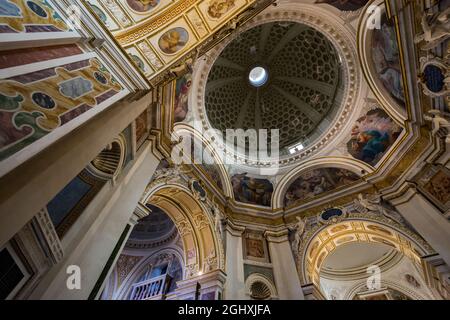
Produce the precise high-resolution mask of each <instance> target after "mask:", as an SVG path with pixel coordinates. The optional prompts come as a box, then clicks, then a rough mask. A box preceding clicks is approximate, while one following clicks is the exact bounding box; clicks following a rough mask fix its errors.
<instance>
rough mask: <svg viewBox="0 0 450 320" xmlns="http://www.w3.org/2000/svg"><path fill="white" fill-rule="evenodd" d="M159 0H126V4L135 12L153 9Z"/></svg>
mask: <svg viewBox="0 0 450 320" xmlns="http://www.w3.org/2000/svg"><path fill="white" fill-rule="evenodd" d="M159 1H160V0H127V3H128V6H129V7H130V8H131V9H133V10H135V11H137V12H147V11H150V10H153V8H155V7H156V6H157V5H158V4H159Z"/></svg>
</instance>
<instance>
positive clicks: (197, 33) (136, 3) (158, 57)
mask: <svg viewBox="0 0 450 320" xmlns="http://www.w3.org/2000/svg"><path fill="white" fill-rule="evenodd" d="M253 2H254V1H253V0H180V1H174V0H87V3H88V5H89V6H90V7H91V9H92V11H93V12H94V13H95V14H96V15H97V17H98V18H99V19H100V20H101V21H102V22H103V24H104V25H105V26H106V27H107V28H108V29H109V30H110V31H111V32H112V33H113V35H114V36H115V37H116V39H117V41H118V42H119V43H120V44H121V45H122V47H123V48H124V49H125V50H126V51H127V53H128V54H129V55H130V57H131V59H132V60H133V61H134V62H135V64H136V65H137V66H138V68H139V69H140V70H141V71H142V72H143V73H144V74H145V75H146V76H147V78H152V77H154V76H156V75H157V74H158V73H160V72H161V71H162V70H163V69H166V68H167V67H168V66H169V65H171V64H173V63H174V62H176V61H177V60H178V59H180V58H182V57H183V56H184V55H186V54H187V53H188V52H190V51H191V50H192V49H193V48H195V47H197V46H198V45H199V44H201V43H202V42H204V41H205V40H206V39H207V38H209V37H210V36H211V35H212V34H213V33H215V32H216V31H218V30H219V29H220V28H221V27H223V25H224V24H226V23H227V22H228V21H229V20H230V18H231V17H235V16H237V14H239V13H240V12H241V11H243V10H244V9H246V8H247V7H249V5H251V4H252V3H253Z"/></svg>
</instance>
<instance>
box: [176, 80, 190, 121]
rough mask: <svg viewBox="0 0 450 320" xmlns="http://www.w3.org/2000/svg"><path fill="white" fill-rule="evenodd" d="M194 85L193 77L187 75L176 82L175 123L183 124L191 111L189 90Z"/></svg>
mask: <svg viewBox="0 0 450 320" xmlns="http://www.w3.org/2000/svg"><path fill="white" fill-rule="evenodd" d="M191 85H192V75H191V74H190V73H187V74H185V75H184V76H182V77H181V78H179V79H177V80H176V82H175V97H174V108H173V114H174V123H177V122H182V121H183V120H185V119H186V115H187V113H188V111H189V104H188V97H189V90H190V89H191Z"/></svg>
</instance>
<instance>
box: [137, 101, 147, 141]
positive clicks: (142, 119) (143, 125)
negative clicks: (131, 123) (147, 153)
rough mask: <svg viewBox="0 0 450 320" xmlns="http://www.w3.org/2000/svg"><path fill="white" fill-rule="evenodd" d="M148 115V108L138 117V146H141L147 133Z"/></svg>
mask: <svg viewBox="0 0 450 320" xmlns="http://www.w3.org/2000/svg"><path fill="white" fill-rule="evenodd" d="M147 126H148V117H147V110H145V111H144V112H143V113H142V114H141V115H140V116H139V117H137V118H136V146H137V147H140V146H141V144H142V143H143V141H142V140H143V139H144V138H145V135H146V133H147Z"/></svg>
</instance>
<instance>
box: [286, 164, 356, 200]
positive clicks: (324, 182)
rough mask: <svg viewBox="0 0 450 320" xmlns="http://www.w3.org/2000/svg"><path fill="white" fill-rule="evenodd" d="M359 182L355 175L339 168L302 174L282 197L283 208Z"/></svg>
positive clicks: (322, 169) (315, 170)
mask: <svg viewBox="0 0 450 320" xmlns="http://www.w3.org/2000/svg"><path fill="white" fill-rule="evenodd" d="M358 180H359V176H358V175H356V174H355V173H353V172H351V171H349V170H346V169H341V168H319V169H314V170H310V171H307V172H305V173H302V174H301V175H300V176H299V177H298V178H297V179H295V181H294V182H293V183H292V184H291V185H290V186H289V188H288V190H287V191H286V194H285V196H284V204H285V206H289V205H291V204H293V203H295V202H296V201H298V200H304V199H310V198H313V197H315V196H317V195H319V194H321V193H324V192H327V191H331V190H334V189H336V188H339V187H343V186H345V185H348V184H351V183H353V182H355V181H358Z"/></svg>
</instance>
